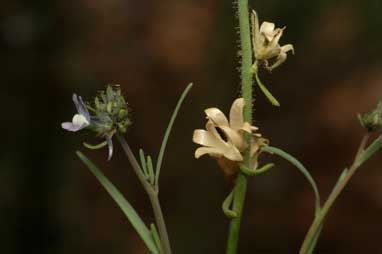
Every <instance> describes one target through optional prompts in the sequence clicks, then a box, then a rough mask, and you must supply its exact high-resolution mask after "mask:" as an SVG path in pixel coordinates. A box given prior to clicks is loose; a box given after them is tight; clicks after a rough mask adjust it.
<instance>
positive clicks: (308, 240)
mask: <svg viewBox="0 0 382 254" xmlns="http://www.w3.org/2000/svg"><path fill="white" fill-rule="evenodd" d="M368 139H369V134H366V135H365V136H364V137H363V139H362V141H361V143H360V145H359V148H358V151H357V154H356V156H355V159H354V161H353V164H352V165H351V167H350V168H349V170H348V171H347V174H346V175H344V176H343V179H340V180H339V182H338V183H337V184H336V185H335V187H334V189H333V190H332V192H331V193H330V195H329V197H328V199H327V200H326V202H325V204H324V206H323V207H322V209H321V210H320V213H319V214H318V215H317V216H316V217H315V219H314V221H313V223H312V225H311V226H310V228H309V230H308V233H307V234H306V236H305V239H304V242H303V243H302V246H301V248H300V254H309V253H312V251H313V249H312V248H311V245H312V244H315V243H314V241H316V240H317V239H315V238H316V234H317V231H320V230H321V226H322V223H323V221H324V219H325V217H326V215H327V214H328V212H329V210H330V208H331V207H332V206H333V204H334V202H335V201H336V199H337V198H338V196H339V195H340V194H341V192H342V190H343V189H344V188H345V186H346V185H347V183H348V182H349V181H350V179H351V177H352V176H353V175H354V173H355V172H356V171H357V169H358V168H359V164H358V159H359V156H360V155H361V154H362V152H363V151H364V149H365V147H366V144H367V141H368Z"/></svg>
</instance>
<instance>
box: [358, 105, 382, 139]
mask: <svg viewBox="0 0 382 254" xmlns="http://www.w3.org/2000/svg"><path fill="white" fill-rule="evenodd" d="M358 119H359V121H360V123H361V125H362V127H364V128H366V129H367V130H368V131H369V132H373V131H376V130H378V129H382V102H379V103H378V105H377V108H376V109H375V110H374V111H372V112H370V113H365V114H359V115H358Z"/></svg>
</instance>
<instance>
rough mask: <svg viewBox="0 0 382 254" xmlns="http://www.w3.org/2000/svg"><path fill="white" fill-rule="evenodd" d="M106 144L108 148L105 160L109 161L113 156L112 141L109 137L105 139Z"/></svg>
mask: <svg viewBox="0 0 382 254" xmlns="http://www.w3.org/2000/svg"><path fill="white" fill-rule="evenodd" d="M106 142H107V146H108V148H109V154H108V157H107V160H108V161H109V160H110V159H111V157H112V156H113V140H112V139H111V137H107V138H106Z"/></svg>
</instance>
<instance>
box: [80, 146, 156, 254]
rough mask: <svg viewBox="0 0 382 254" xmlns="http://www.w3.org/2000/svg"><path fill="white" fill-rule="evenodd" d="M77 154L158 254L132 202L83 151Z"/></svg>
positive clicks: (149, 233)
mask: <svg viewBox="0 0 382 254" xmlns="http://www.w3.org/2000/svg"><path fill="white" fill-rule="evenodd" d="M76 154H77V156H78V157H79V158H80V159H81V161H82V162H83V163H84V164H85V165H86V166H87V167H88V169H89V170H90V171H91V172H92V173H93V175H94V176H95V177H96V178H97V179H98V181H99V182H100V183H101V185H102V186H103V187H104V188H105V189H106V191H107V192H108V193H109V194H110V196H111V197H112V198H113V199H114V201H115V202H116V203H117V204H118V206H119V207H120V208H121V210H122V211H123V213H124V214H125V215H126V217H127V218H128V220H129V221H130V223H131V224H132V225H133V227H134V229H135V230H136V231H137V233H138V234H139V236H140V237H141V239H142V240H143V242H144V243H145V244H146V246H147V248H148V249H149V250H150V251H151V252H153V253H155V254H158V253H159V251H158V249H157V247H156V244H155V242H154V240H153V238H152V235H151V232H150V230H149V229H148V228H147V227H146V225H145V224H144V222H143V221H142V220H141V218H140V217H139V215H138V214H137V212H136V211H135V210H134V208H133V207H132V206H131V205H130V203H129V202H128V201H127V200H126V199H125V198H124V197H123V195H122V194H121V193H120V192H119V191H118V189H117V188H116V187H115V186H114V185H113V184H112V183H111V182H110V180H109V179H108V178H107V177H106V176H105V175H104V174H103V173H102V172H101V171H100V170H99V168H98V167H97V166H96V165H95V164H94V163H93V162H91V161H90V160H89V159H88V158H87V157H86V156H85V155H84V154H83V153H81V152H80V151H77V152H76Z"/></svg>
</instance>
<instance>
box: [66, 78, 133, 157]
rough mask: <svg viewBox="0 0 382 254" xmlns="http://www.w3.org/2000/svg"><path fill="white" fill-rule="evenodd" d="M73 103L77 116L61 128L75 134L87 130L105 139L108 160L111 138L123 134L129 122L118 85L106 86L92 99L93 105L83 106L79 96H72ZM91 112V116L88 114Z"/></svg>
mask: <svg viewBox="0 0 382 254" xmlns="http://www.w3.org/2000/svg"><path fill="white" fill-rule="evenodd" d="M73 102H74V104H75V106H76V108H77V114H75V115H74V116H73V119H72V122H64V123H62V124H61V126H62V128H63V129H65V130H67V131H71V132H77V131H80V130H82V129H89V130H91V131H93V132H95V133H96V135H97V136H99V137H102V138H104V139H105V142H104V143H102V144H104V145H106V144H107V145H108V148H109V155H108V160H110V159H111V157H112V155H113V142H112V137H113V135H114V134H115V133H117V132H120V133H125V132H126V130H127V128H128V127H129V126H130V124H131V121H130V119H129V117H128V113H129V110H128V107H127V103H126V101H125V98H124V97H123V96H122V95H121V89H120V87H119V86H118V85H108V86H107V88H106V91H100V92H99V94H98V95H97V96H96V97H95V99H94V104H92V105H91V104H85V103H84V102H83V100H82V98H81V96H77V95H76V94H73ZM89 111H90V112H92V115H91V114H90V113H89ZM104 145H98V146H91V145H86V146H87V147H88V148H92V147H93V148H94V149H97V148H101V147H103V146H104Z"/></svg>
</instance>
